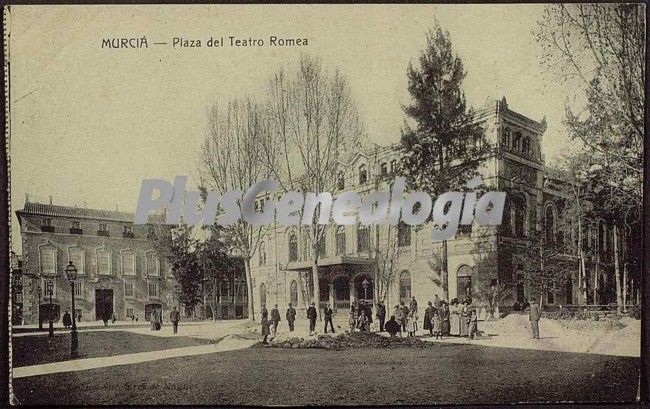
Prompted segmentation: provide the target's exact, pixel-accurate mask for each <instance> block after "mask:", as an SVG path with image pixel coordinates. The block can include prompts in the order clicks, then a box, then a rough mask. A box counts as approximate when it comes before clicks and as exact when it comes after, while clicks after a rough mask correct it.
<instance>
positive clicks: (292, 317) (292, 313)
mask: <svg viewBox="0 0 650 409" xmlns="http://www.w3.org/2000/svg"><path fill="white" fill-rule="evenodd" d="M286 317H287V322H288V323H289V332H293V323H294V322H295V321H296V309H295V308H293V306H292V305H291V303H289V308H287V315H286Z"/></svg>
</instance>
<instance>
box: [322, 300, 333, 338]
mask: <svg viewBox="0 0 650 409" xmlns="http://www.w3.org/2000/svg"><path fill="white" fill-rule="evenodd" d="M332 314H334V310H333V309H332V307H330V305H329V304H327V306H325V309H324V310H323V316H324V317H325V333H326V334H327V324H328V323H329V324H330V329H331V330H332V334H333V333H334V323H332Z"/></svg>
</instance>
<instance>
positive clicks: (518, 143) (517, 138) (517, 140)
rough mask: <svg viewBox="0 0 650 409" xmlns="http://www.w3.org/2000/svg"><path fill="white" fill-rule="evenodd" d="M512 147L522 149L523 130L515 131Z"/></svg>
mask: <svg viewBox="0 0 650 409" xmlns="http://www.w3.org/2000/svg"><path fill="white" fill-rule="evenodd" d="M512 148H513V149H514V150H516V151H517V152H520V151H521V132H519V131H517V132H515V136H514V137H513V139H512Z"/></svg>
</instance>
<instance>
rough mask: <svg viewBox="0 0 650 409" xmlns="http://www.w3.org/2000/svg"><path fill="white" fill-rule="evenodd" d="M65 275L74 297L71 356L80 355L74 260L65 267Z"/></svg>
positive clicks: (71, 294) (71, 295)
mask: <svg viewBox="0 0 650 409" xmlns="http://www.w3.org/2000/svg"><path fill="white" fill-rule="evenodd" d="M65 276H66V278H67V279H68V281H70V297H72V331H71V332H70V357H71V358H76V357H77V356H79V339H78V338H77V319H76V315H77V314H76V312H75V308H74V282H75V280H76V279H77V267H75V265H74V264H72V261H70V263H69V264H68V266H67V267H66V268H65Z"/></svg>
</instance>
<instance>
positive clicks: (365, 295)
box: [361, 278, 370, 301]
mask: <svg viewBox="0 0 650 409" xmlns="http://www.w3.org/2000/svg"><path fill="white" fill-rule="evenodd" d="M368 284H370V283H369V282H368V279H367V278H364V279H363V281H362V282H361V286H362V287H363V299H364V301H366V300H368Z"/></svg>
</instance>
